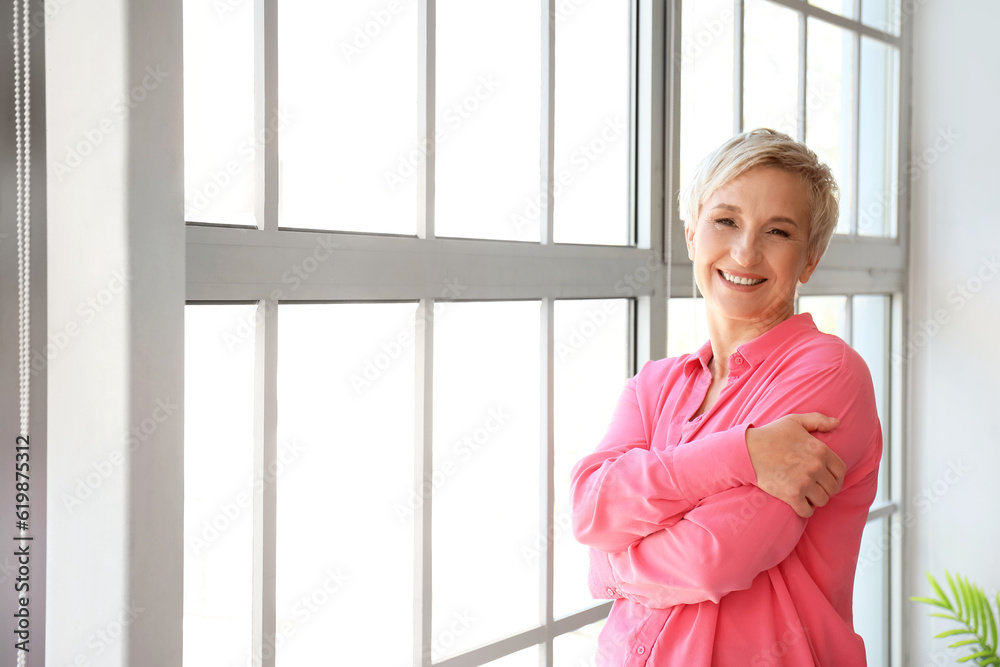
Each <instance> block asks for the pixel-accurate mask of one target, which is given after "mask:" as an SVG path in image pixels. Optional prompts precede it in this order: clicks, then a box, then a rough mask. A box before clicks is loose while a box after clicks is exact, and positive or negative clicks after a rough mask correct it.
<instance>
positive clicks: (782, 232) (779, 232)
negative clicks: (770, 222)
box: [771, 229, 790, 239]
mask: <svg viewBox="0 0 1000 667" xmlns="http://www.w3.org/2000/svg"><path fill="white" fill-rule="evenodd" d="M771 233H772V234H776V235H777V236H781V237H783V238H786V239H787V238H790V235H789V233H788V232H786V231H785V230H784V229H772V230H771Z"/></svg>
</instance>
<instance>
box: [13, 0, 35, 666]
mask: <svg viewBox="0 0 1000 667" xmlns="http://www.w3.org/2000/svg"><path fill="white" fill-rule="evenodd" d="M30 8H31V4H30V0H13V10H14V11H13V24H14V31H13V33H12V35H11V43H12V45H13V47H14V132H15V143H16V146H17V158H16V159H17V290H18V298H17V304H18V318H17V320H18V396H19V399H20V430H19V432H18V436H17V438H16V440H15V447H14V450H15V455H14V456H15V467H14V470H15V484H14V487H15V501H16V504H15V516H16V517H17V520H16V523H15V528H16V529H17V531H18V534H17V536H16V537H15V538H14V540H15V541H16V542H17V543H18V549H17V551H16V552H15V553H16V554H17V555H18V561H19V563H21V564H23V566H24V567H23V568H21V571H22V572H27V563H28V560H29V555H28V554H29V549H30V546H29V545H30V544H31V542H30V540H31V539H32V538H31V537H30V536H29V535H28V518H29V516H30V514H29V510H28V507H29V503H28V500H29V498H30V495H29V489H30V486H29V484H30V476H29V455H30V450H29V449H28V418H29V415H30V412H29V399H30V396H31V376H30V366H29V359H30V331H31V312H30V305H31V299H30V294H31V67H30V65H31V55H30V45H31V29H30V28H31V26H30ZM27 578H28V577H27V575H24V576H23V578H22V577H20V576H19V577H17V578H16V579H15V586H14V591H15V596H16V598H17V605H16V608H17V612H16V613H15V614H14V618H15V630H14V632H15V636H16V637H17V640H16V644H15V645H16V648H17V664H18V667H25V665H26V664H27V659H28V628H29V627H30V621H29V618H30V616H29V607H28V600H27V595H28V593H27V592H28V590H29V587H28V586H27Z"/></svg>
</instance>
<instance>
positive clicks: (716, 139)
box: [671, 0, 734, 203]
mask: <svg viewBox="0 0 1000 667" xmlns="http://www.w3.org/2000/svg"><path fill="white" fill-rule="evenodd" d="M733 25H734V15H733V3H732V0H698V1H697V2H696V1H695V0H684V4H683V8H682V12H681V128H682V129H681V174H680V177H681V182H680V186H681V188H685V187H687V185H688V183H689V182H690V180H691V178H692V175H693V173H694V168H695V166H696V165H697V164H698V162H700V161H701V160H702V159H703V158H704V157H705V156H706V155H708V154H709V153H710V152H711V151H713V150H715V148H717V147H718V146H719V145H720V144H721V143H722V142H723V141H725V140H726V139H728V138H729V137H730V136H732V134H733ZM671 203H672V202H671Z"/></svg>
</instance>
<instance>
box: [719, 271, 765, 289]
mask: <svg viewBox="0 0 1000 667" xmlns="http://www.w3.org/2000/svg"><path fill="white" fill-rule="evenodd" d="M722 277H723V278H725V279H726V280H728V281H729V282H731V283H733V284H735V285H747V286H749V285H759V284H761V283H762V282H764V279H763V278H756V279H754V278H740V277H739V276H734V275H733V274H731V273H726V272H725V271H722Z"/></svg>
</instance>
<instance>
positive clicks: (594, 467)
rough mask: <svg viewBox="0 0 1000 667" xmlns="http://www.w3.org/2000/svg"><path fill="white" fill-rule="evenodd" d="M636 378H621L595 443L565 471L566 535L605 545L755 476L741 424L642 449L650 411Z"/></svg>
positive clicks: (622, 544)
mask: <svg viewBox="0 0 1000 667" xmlns="http://www.w3.org/2000/svg"><path fill="white" fill-rule="evenodd" d="M637 378H638V376H637V377H634V378H631V379H629V380H628V382H627V383H626V385H625V389H624V390H623V391H622V394H621V397H620V398H619V401H618V405H617V407H616V409H615V412H614V415H613V417H612V420H611V424H610V426H609V428H608V431H607V434H606V435H605V436H604V438H603V439H602V440H601V442H600V444H599V445H598V446H597V449H596V450H595V451H594V452H593V453H592V454H590V455H588V456H585V457H584V458H583V459H582V460H580V462H579V463H577V465H576V466H575V467H574V468H573V471H572V478H571V501H572V508H573V512H572V515H573V531H574V535H575V536H576V539H577V540H578V541H580V542H581V543H583V544H586V545H588V546H591V547H594V548H597V549H600V550H602V551H607V552H616V551H622V550H624V549H626V548H627V547H628V546H629V545H631V544H632V543H634V542H635V541H636V540H639V539H642V538H643V537H646V536H647V535H650V534H652V533H655V532H656V531H658V530H661V529H663V528H666V527H668V526H672V525H674V524H675V523H676V522H677V521H679V520H680V519H681V517H683V516H684V514H685V513H687V512H688V511H690V510H692V509H693V508H694V507H695V506H697V504H698V503H699V502H701V501H702V500H703V499H704V498H707V497H709V496H711V495H713V494H716V493H719V492H720V491H724V490H726V489H731V488H734V487H737V486H740V485H745V484H753V483H755V482H756V476H755V475H754V472H753V466H752V465H751V463H750V457H749V454H748V453H747V449H746V429H747V427H748V426H749V423H747V424H742V425H738V426H735V427H733V428H730V429H727V430H725V431H722V432H719V433H713V434H710V435H708V436H706V437H704V438H701V439H699V440H697V441H696V442H692V443H690V444H689V445H688V446H685V447H670V448H654V449H650V441H651V438H650V435H651V433H652V429H653V419H654V418H655V415H654V414H652V410H650V409H646V407H645V406H643V405H642V404H641V403H640V401H639V399H638V396H637V391H636V385H637V382H638V380H637Z"/></svg>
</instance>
